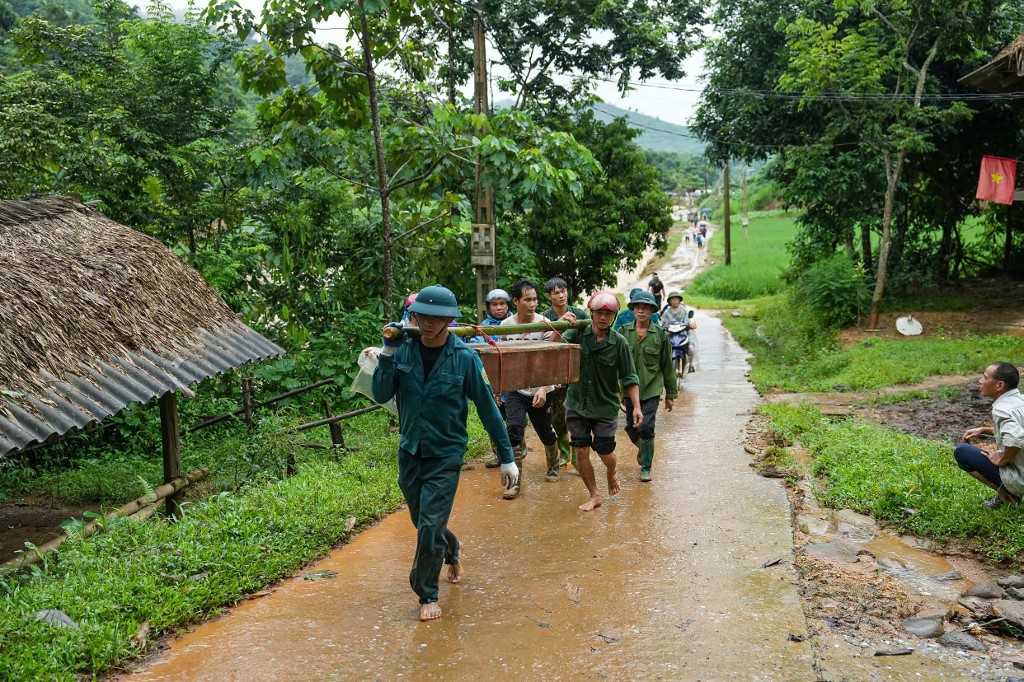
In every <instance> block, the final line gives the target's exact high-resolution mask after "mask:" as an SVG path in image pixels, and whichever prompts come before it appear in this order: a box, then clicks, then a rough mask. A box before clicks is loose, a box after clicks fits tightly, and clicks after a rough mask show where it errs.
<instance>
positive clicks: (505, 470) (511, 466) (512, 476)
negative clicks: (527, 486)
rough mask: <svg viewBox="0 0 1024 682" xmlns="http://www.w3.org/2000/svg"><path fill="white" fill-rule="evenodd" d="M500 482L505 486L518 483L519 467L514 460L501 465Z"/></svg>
mask: <svg viewBox="0 0 1024 682" xmlns="http://www.w3.org/2000/svg"><path fill="white" fill-rule="evenodd" d="M501 482H502V483H503V484H505V487H506V488H512V487H514V486H515V485H516V483H519V467H517V466H516V463H515V462H509V463H508V464H502V465H501Z"/></svg>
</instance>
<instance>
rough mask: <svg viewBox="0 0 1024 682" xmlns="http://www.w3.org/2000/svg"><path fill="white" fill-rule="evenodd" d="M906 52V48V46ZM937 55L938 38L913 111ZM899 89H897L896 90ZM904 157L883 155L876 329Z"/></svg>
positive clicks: (900, 152)
mask: <svg viewBox="0 0 1024 682" xmlns="http://www.w3.org/2000/svg"><path fill="white" fill-rule="evenodd" d="M908 52H909V46H908ZM938 52H939V38H936V39H935V41H934V42H933V43H932V46H931V49H930V50H929V51H928V56H927V57H925V60H924V63H923V64H921V68H920V69H917V70H916V73H917V86H916V87H915V89H914V108H915V109H920V108H921V96H922V95H923V94H924V85H925V82H926V81H927V80H928V68H929V67H930V66H931V64H932V62H933V61H935V55H937V54H938ZM898 89H899V88H897V90H898ZM906 158H907V150H906V148H905V147H901V148H900V149H899V150H897V152H896V160H895V161H893V158H892V152H890V151H889V150H886V152H885V176H886V181H887V182H886V187H885V205H884V206H883V208H882V243H881V246H880V248H879V249H878V272H877V276H876V278H875V291H874V293H872V294H871V316H870V321H869V322H868V326H869V327H871V328H872V329H874V328H877V327H878V314H879V312H880V308H881V305H882V297H883V296H884V295H885V285H886V282H887V281H888V279H889V252H890V251H891V250H892V212H893V205H894V204H895V201H896V189H897V188H898V187H899V184H900V177H901V176H902V175H903V162H904V161H905V160H906Z"/></svg>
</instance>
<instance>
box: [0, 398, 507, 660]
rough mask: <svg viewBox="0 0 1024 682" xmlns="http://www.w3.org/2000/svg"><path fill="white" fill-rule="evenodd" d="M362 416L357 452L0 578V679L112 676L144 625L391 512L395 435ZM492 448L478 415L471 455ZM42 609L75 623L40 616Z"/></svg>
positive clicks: (245, 585)
mask: <svg viewBox="0 0 1024 682" xmlns="http://www.w3.org/2000/svg"><path fill="white" fill-rule="evenodd" d="M361 419H362V421H361V424H360V426H359V427H358V431H359V433H360V434H361V437H360V440H361V441H362V445H361V447H360V448H359V450H358V451H356V452H354V453H351V454H347V455H345V456H343V457H340V458H338V459H335V458H333V457H329V456H324V455H319V456H315V455H314V456H307V458H306V459H305V461H304V463H303V464H302V465H301V466H300V469H299V473H298V474H297V475H295V476H293V477H291V478H286V479H282V480H276V481H269V482H268V481H261V480H259V479H252V480H250V482H249V483H247V484H245V485H244V486H243V487H242V488H240V489H239V490H237V491H235V492H229V491H225V492H221V493H219V494H216V495H213V496H212V497H209V498H206V499H203V500H199V501H195V502H192V503H191V504H189V505H187V506H186V510H185V515H184V518H183V519H182V520H180V521H178V522H176V523H170V522H167V521H164V520H160V519H153V520H150V521H147V522H145V523H138V522H135V521H132V520H117V521H114V522H111V523H109V524H108V527H107V528H106V529H105V530H104V532H102V533H100V534H99V535H96V536H93V537H91V538H86V539H81V538H74V539H71V540H69V541H68V542H66V543H65V544H64V545H63V546H62V547H61V549H60V551H59V560H57V561H53V560H52V559H51V560H49V561H47V562H46V563H44V564H43V565H42V566H41V567H36V568H35V570H33V571H32V572H31V573H27V574H23V575H19V576H14V577H9V578H6V579H4V580H2V581H0V595H2V596H0V651H2V652H3V655H2V656H0V679H11V680H27V679H54V680H73V679H76V678H77V677H78V676H81V675H96V674H100V673H102V672H104V671H108V670H110V669H112V668H114V667H115V666H119V665H121V664H123V663H124V662H125V661H127V660H129V659H131V658H134V657H137V656H139V655H141V654H143V653H144V648H145V645H144V644H143V645H140V644H138V643H135V642H133V641H132V638H133V636H134V635H135V634H136V632H137V631H138V630H139V626H140V625H141V624H143V623H148V624H149V627H150V632H151V637H152V638H154V639H155V638H156V637H158V636H159V635H161V634H163V633H166V632H171V631H173V630H174V629H175V628H178V627H181V626H183V625H186V624H189V623H192V622H195V621H198V620H201V619H203V618H206V617H208V616H210V615H212V614H215V613H217V612H218V611H219V610H221V609H222V608H224V607H225V606H229V605H231V604H233V603H235V602H237V601H238V600H239V599H240V598H241V597H242V596H244V595H245V594H246V593H249V592H252V591H255V590H258V589H260V588H261V587H262V586H264V585H266V584H268V583H270V582H273V581H275V580H277V579H279V578H282V577H284V576H287V575H289V574H291V573H294V572H295V571H296V570H297V569H299V568H300V567H302V566H303V565H304V564H306V563H308V562H309V561H311V560H313V559H315V558H317V557H319V556H322V555H323V554H324V553H326V552H327V550H329V549H330V548H331V547H332V546H334V545H335V544H336V543H337V542H338V541H339V540H341V539H343V538H344V537H345V534H346V530H345V524H346V519H347V518H349V517H355V519H356V521H357V523H358V524H360V525H363V524H366V523H369V522H372V521H373V520H375V519H378V518H380V517H382V516H383V515H385V514H387V513H389V512H391V511H393V510H395V509H396V508H397V507H398V506H399V505H400V504H401V501H402V497H401V492H400V491H399V489H398V484H397V463H396V457H395V453H396V451H397V447H398V436H397V434H396V433H391V432H390V430H389V429H388V428H387V422H386V416H385V415H383V414H380V413H375V414H373V415H368V416H367V417H364V418H361ZM355 430H356V429H355V428H353V429H352V430H351V431H348V432H347V433H346V435H347V436H348V435H349V434H352V435H353V436H354V435H355V433H353V432H354V431H355ZM489 447H490V446H489V441H488V439H487V436H486V434H485V432H484V431H483V427H482V426H481V425H480V423H479V421H478V420H477V419H476V418H475V416H474V417H473V418H472V419H471V420H470V447H469V454H470V456H479V455H480V454H483V453H485V452H487V451H488V450H489ZM43 609H60V610H61V611H63V612H64V613H66V614H67V615H68V616H70V617H71V619H72V620H74V621H75V622H76V623H77V624H78V627H77V628H75V629H72V628H60V627H55V626H52V625H47V624H44V623H41V622H37V621H36V620H35V619H34V614H35V613H37V612H38V611H40V610H43Z"/></svg>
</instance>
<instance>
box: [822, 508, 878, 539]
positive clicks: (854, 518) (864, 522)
mask: <svg viewBox="0 0 1024 682" xmlns="http://www.w3.org/2000/svg"><path fill="white" fill-rule="evenodd" d="M833 518H834V519H835V521H836V530H837V531H839V534H840V535H844V536H846V537H848V538H850V539H853V540H871V539H872V538H874V537H875V536H876V535H878V525H877V524H876V523H875V520H874V519H873V518H871V517H870V516H864V515H863V514H858V513H857V512H855V511H853V510H852V509H840V510H839V511H837V512H835V514H833Z"/></svg>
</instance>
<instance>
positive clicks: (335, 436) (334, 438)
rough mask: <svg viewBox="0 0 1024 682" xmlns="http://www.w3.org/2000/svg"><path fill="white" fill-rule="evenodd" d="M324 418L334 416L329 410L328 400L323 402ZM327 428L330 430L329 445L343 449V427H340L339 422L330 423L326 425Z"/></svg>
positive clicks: (329, 402) (329, 403)
mask: <svg viewBox="0 0 1024 682" xmlns="http://www.w3.org/2000/svg"><path fill="white" fill-rule="evenodd" d="M324 416H325V417H333V416H334V411H333V410H332V409H331V401H330V400H325V401H324ZM328 426H329V427H330V429H331V445H333V446H335V447H338V448H343V447H345V434H344V433H343V431H344V428H345V427H344V426H342V424H341V422H331V423H330V424H328Z"/></svg>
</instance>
